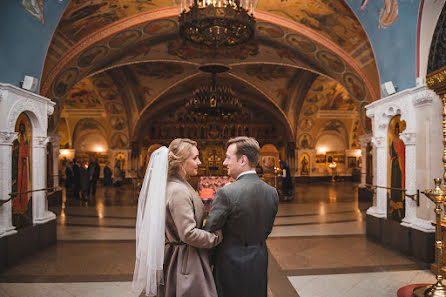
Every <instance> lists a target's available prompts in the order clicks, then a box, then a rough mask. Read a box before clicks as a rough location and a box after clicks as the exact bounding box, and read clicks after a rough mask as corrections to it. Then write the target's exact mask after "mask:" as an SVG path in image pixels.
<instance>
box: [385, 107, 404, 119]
mask: <svg viewBox="0 0 446 297" xmlns="http://www.w3.org/2000/svg"><path fill="white" fill-rule="evenodd" d="M398 114H401V108H400V107H399V106H398V105H394V104H392V105H389V106H387V108H386V110H385V111H384V116H386V117H389V118H393V117H394V116H396V115H398Z"/></svg>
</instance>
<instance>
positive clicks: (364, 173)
mask: <svg viewBox="0 0 446 297" xmlns="http://www.w3.org/2000/svg"><path fill="white" fill-rule="evenodd" d="M371 139H372V135H370V134H364V135H361V136H359V143H360V144H361V156H362V157H361V183H360V184H359V187H362V188H364V187H365V185H366V183H367V182H366V176H367V145H368V144H369V143H370V141H371Z"/></svg>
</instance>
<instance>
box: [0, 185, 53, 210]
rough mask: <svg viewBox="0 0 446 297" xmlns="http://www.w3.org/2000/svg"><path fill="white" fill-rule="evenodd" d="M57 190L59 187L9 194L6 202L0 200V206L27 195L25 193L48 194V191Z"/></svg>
mask: <svg viewBox="0 0 446 297" xmlns="http://www.w3.org/2000/svg"><path fill="white" fill-rule="evenodd" d="M59 189H60V187H51V188H43V189H37V190H30V191H26V192H13V193H9V194H8V195H9V196H11V197H9V199H7V200H0V206H2V205H3V204H5V203H7V202H9V201H11V200H13V199H15V198H17V197H18V196H19V195H21V194H27V193H32V192H41V191H46V192H49V191H50V190H59Z"/></svg>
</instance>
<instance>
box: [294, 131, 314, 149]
mask: <svg viewBox="0 0 446 297" xmlns="http://www.w3.org/2000/svg"><path fill="white" fill-rule="evenodd" d="M297 143H298V144H299V148H301V149H306V148H312V147H313V137H311V135H310V134H308V133H303V134H301V135H300V136H299V138H298V140H297Z"/></svg>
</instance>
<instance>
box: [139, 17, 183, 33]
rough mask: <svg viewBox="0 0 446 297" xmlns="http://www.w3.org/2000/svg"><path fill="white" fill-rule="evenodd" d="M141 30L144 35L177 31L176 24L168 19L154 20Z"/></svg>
mask: <svg viewBox="0 0 446 297" xmlns="http://www.w3.org/2000/svg"><path fill="white" fill-rule="evenodd" d="M143 30H144V33H146V34H160V33H167V32H175V31H176V30H177V22H175V21H174V20H170V19H161V20H155V21H151V22H150V23H148V24H147V25H145V26H144V29H143Z"/></svg>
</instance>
